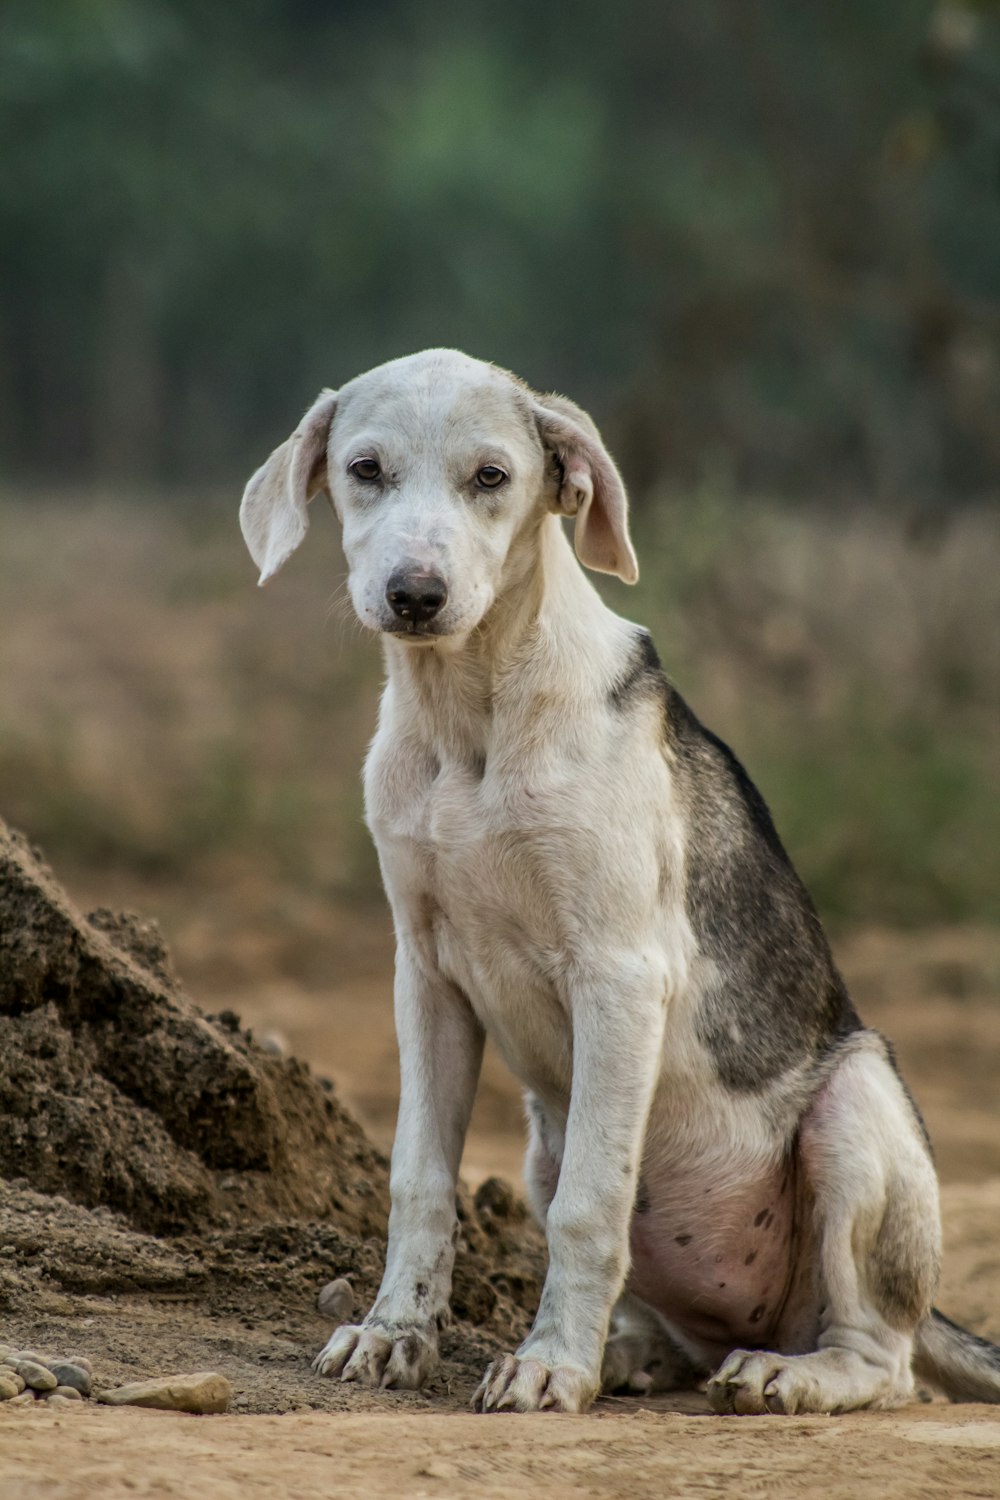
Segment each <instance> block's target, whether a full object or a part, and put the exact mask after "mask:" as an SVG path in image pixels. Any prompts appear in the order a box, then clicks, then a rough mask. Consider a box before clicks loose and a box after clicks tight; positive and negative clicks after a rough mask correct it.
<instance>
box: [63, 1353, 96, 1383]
mask: <svg viewBox="0 0 1000 1500" xmlns="http://www.w3.org/2000/svg"><path fill="white" fill-rule="evenodd" d="M66 1364H68V1365H76V1367H77V1369H78V1370H86V1372H87V1374H88V1375H90V1376H91V1378H93V1374H94V1367H93V1365H92V1364H91V1363H90V1360H89V1359H88V1358H87V1356H86V1355H85V1354H71V1355H70V1356H69V1358H68V1359H67V1360H66Z"/></svg>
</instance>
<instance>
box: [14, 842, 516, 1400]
mask: <svg viewBox="0 0 1000 1500" xmlns="http://www.w3.org/2000/svg"><path fill="white" fill-rule="evenodd" d="M457 1207H458V1216H459V1223H460V1229H461V1238H460V1244H459V1253H458V1258H457V1262H456V1266H455V1278H454V1292H453V1297H452V1308H453V1312H454V1314H455V1317H456V1319H457V1325H456V1327H455V1329H454V1330H453V1331H451V1332H446V1333H445V1335H444V1337H443V1350H444V1353H445V1357H446V1359H448V1360H450V1363H451V1367H452V1369H453V1370H456V1369H457V1370H460V1371H461V1379H462V1381H472V1383H473V1384H474V1379H473V1373H474V1372H475V1371H481V1366H482V1363H483V1362H484V1359H486V1358H489V1357H490V1355H491V1354H492V1353H493V1352H494V1350H495V1348H496V1347H497V1345H498V1344H502V1345H506V1346H508V1347H509V1346H510V1344H511V1342H517V1341H518V1340H519V1339H520V1338H521V1337H522V1336H523V1334H524V1332H525V1331H526V1329H527V1325H528V1319H529V1316H530V1314H531V1312H532V1311H533V1310H534V1307H535V1306H536V1305H537V1300H538V1296H539V1293H540V1289H541V1279H542V1275H543V1270H544V1249H543V1244H542V1240H541V1236H540V1234H539V1233H538V1231H537V1230H536V1229H534V1227H533V1226H532V1225H531V1224H530V1223H528V1222H527V1220H526V1214H525V1209H524V1206H523V1204H521V1203H520V1202H519V1200H518V1199H517V1198H516V1197H515V1196H514V1194H513V1193H512V1192H511V1190H510V1189H509V1188H508V1187H507V1186H506V1185H505V1184H503V1183H500V1182H498V1181H497V1180H496V1179H491V1180H490V1181H489V1182H486V1183H484V1184H483V1185H482V1186H481V1187H480V1189H479V1191H478V1193H477V1194H476V1198H475V1201H474V1202H473V1201H472V1200H470V1199H469V1197H468V1196H467V1195H466V1193H465V1192H464V1190H460V1191H459V1195H458V1204H457ZM387 1213H388V1163H387V1161H386V1159H385V1157H384V1156H383V1155H382V1153H381V1152H379V1151H378V1150H376V1148H375V1147H374V1146H373V1145H372V1144H371V1143H370V1142H369V1140H368V1139H367V1137H366V1136H365V1133H364V1131H363V1130H362V1128H361V1126H360V1125H359V1124H358V1123H357V1121H356V1120H354V1119H353V1118H352V1117H351V1115H350V1114H349V1113H348V1111H347V1110H346V1109H345V1108H344V1107H343V1106H342V1105H341V1103H340V1102H339V1100H338V1099H337V1098H336V1096H335V1095H334V1092H333V1088H332V1085H330V1084H329V1083H328V1082H326V1081H325V1080H317V1079H316V1078H314V1077H312V1076H311V1074H310V1072H309V1069H308V1067H307V1066H306V1065H305V1064H303V1063H301V1062H299V1061H298V1060H297V1059H295V1058H292V1057H285V1056H282V1055H281V1054H280V1053H278V1052H275V1051H272V1050H265V1049H263V1048H262V1047H260V1046H258V1045H257V1043H256V1042H255V1041H254V1038H253V1037H252V1035H251V1034H250V1033H249V1032H248V1031H244V1030H243V1029H242V1028H241V1027H240V1023H239V1019H238V1017H237V1016H235V1015H234V1014H233V1013H232V1012H230V1011H224V1012H222V1013H221V1014H220V1015H217V1016H211V1015H204V1014H202V1012H201V1011H200V1010H198V1008H197V1007H196V1006H195V1005H194V1004H193V1003H192V1002H191V1001H190V1000H189V999H188V998H187V997H186V996H185V995H184V993H183V991H182V990H181V989H180V987H179V986H178V984H177V982H176V981H175V979H174V978H173V977H172V975H171V971H170V965H169V959H168V956H167V952H166V948H165V946H164V944H163V941H162V939H161V937H160V936H159V933H158V932H157V930H156V928H155V926H154V924H152V923H149V922H143V921H140V920H139V919H138V918H136V917H132V916H116V915H115V914H113V913H111V912H108V911H103V910H102V911H99V912H94V913H93V914H92V915H91V916H90V917H84V916H82V915H81V914H80V913H79V912H77V911H76V910H75V909H74V907H73V906H72V903H71V902H70V901H69V899H68V897H67V896H66V894H65V893H64V892H63V891H62V890H61V889H60V887H59V886H58V884H57V883H56V881H55V880H54V878H53V876H52V874H51V872H50V871H49V870H48V869H47V868H46V866H45V865H44V863H43V862H42V859H41V856H40V855H39V854H38V852H37V851H35V850H33V849H31V848H30V847H29V845H28V844H27V843H26V841H25V840H24V839H23V838H21V837H20V836H18V835H17V834H15V833H12V832H11V831H9V830H8V829H7V828H6V827H5V825H4V824H3V823H2V822H0V1333H3V1334H5V1335H6V1337H7V1338H8V1339H10V1338H11V1337H15V1336H17V1333H16V1330H17V1329H20V1330H22V1332H21V1335H20V1336H22V1337H24V1338H26V1339H32V1340H34V1339H36V1338H41V1337H42V1336H43V1330H46V1332H45V1333H44V1336H45V1337H51V1338H59V1339H60V1340H62V1339H64V1338H65V1339H67V1340H71V1341H72V1343H71V1344H70V1345H67V1344H66V1343H61V1347H62V1348H66V1347H68V1346H69V1347H72V1346H78V1347H83V1348H88V1353H90V1354H93V1355H94V1356H95V1360H96V1363H97V1366H98V1373H99V1376H100V1380H101V1383H102V1385H105V1386H106V1385H108V1384H109V1383H111V1382H112V1381H115V1380H120V1379H122V1378H134V1376H135V1375H138V1374H142V1375H146V1374H149V1373H150V1372H151V1371H152V1370H155V1369H156V1368H160V1369H163V1368H170V1365H171V1364H173V1367H174V1368H177V1363H176V1362H175V1359H176V1358H177V1356H178V1355H179V1353H182V1352H183V1353H186V1354H187V1357H189V1358H191V1357H194V1356H195V1355H196V1354H197V1355H198V1356H199V1357H201V1358H204V1352H209V1353H210V1352H211V1346H212V1343H213V1339H212V1338H211V1337H209V1335H208V1333H207V1331H206V1326H205V1320H208V1321H209V1323H211V1322H214V1323H216V1324H223V1323H224V1324H225V1325H226V1327H227V1329H230V1330H236V1331H235V1332H233V1331H231V1332H228V1333H227V1334H226V1336H225V1342H226V1343H227V1345H228V1346H230V1347H231V1349H232V1353H233V1356H234V1363H235V1365H236V1366H237V1367H240V1365H241V1361H242V1366H241V1367H242V1369H243V1371H244V1375H243V1377H242V1378H243V1385H244V1389H243V1390H240V1388H239V1385H237V1399H236V1401H235V1403H234V1404H235V1405H236V1407H237V1408H238V1409H247V1410H250V1409H253V1410H282V1409H284V1406H283V1404H282V1401H281V1398H280V1396H279V1394H278V1391H279V1388H280V1382H277V1381H269V1380H268V1379H267V1378H266V1372H264V1373H263V1374H260V1375H258V1376H257V1377H255V1378H253V1379H251V1375H250V1373H249V1372H250V1371H252V1370H254V1369H256V1370H258V1371H260V1368H261V1364H262V1361H265V1360H267V1359H268V1358H271V1359H273V1360H275V1361H277V1362H282V1361H284V1362H288V1363H289V1364H291V1363H292V1362H293V1361H294V1364H295V1369H294V1373H293V1372H292V1371H291V1370H290V1371H289V1373H288V1376H287V1378H286V1379H285V1382H284V1388H285V1389H286V1390H292V1389H294V1391H295V1398H294V1399H297V1400H298V1401H300V1402H301V1401H302V1400H303V1399H306V1397H305V1393H306V1392H308V1398H309V1399H311V1398H312V1397H313V1395H314V1394H315V1392H316V1390H317V1388H318V1387H325V1388H326V1389H327V1390H328V1391H329V1389H330V1385H331V1383H330V1382H318V1381H317V1380H316V1379H315V1377H312V1378H311V1379H310V1377H309V1376H308V1363H307V1361H308V1358H309V1356H310V1355H311V1354H313V1353H315V1349H316V1348H317V1347H318V1346H319V1343H320V1342H321V1330H320V1328H319V1327H318V1324H319V1318H318V1316H317V1313H316V1311H315V1300H314V1299H315V1297H316V1288H317V1286H322V1285H323V1284H324V1283H325V1282H328V1281H329V1280H330V1277H331V1273H332V1274H333V1276H334V1277H335V1278H336V1279H338V1280H340V1279H342V1278H344V1277H350V1286H351V1288H352V1290H353V1294H354V1295H355V1296H356V1299H357V1302H358V1304H363V1305H368V1304H369V1303H370V1301H371V1300H372V1299H373V1297H374V1295H375V1292H376V1290H377V1287H378V1282H379V1279H380V1277H381V1273H382V1267H383V1262H384V1255H385V1230H386V1220H387ZM95 1299H110V1300H111V1301H112V1302H114V1303H115V1304H116V1311H115V1318H114V1326H115V1330H116V1341H115V1347H116V1348H117V1350H118V1353H117V1355H116V1356H115V1357H112V1358H110V1359H108V1358H106V1357H105V1356H104V1355H102V1353H101V1349H100V1348H98V1347H88V1340H87V1339H86V1338H81V1337H79V1335H78V1334H76V1333H74V1332H73V1325H74V1323H75V1321H76V1319H77V1318H78V1317H79V1316H82V1315H83V1314H84V1313H88V1314H90V1315H91V1316H90V1318H89V1322H90V1323H91V1324H93V1323H94V1317H93V1313H94V1303H95ZM122 1302H124V1303H125V1304H126V1306H125V1307H122V1306H121V1305H119V1304H120V1303H122ZM164 1302H170V1303H172V1304H174V1306H175V1308H176V1309H177V1312H176V1316H172V1317H171V1318H169V1319H166V1318H161V1315H160V1314H159V1312H158V1308H159V1307H160V1306H161V1305H162V1304H163V1303H164ZM178 1305H179V1306H178ZM128 1308H131V1309H133V1310H134V1311H135V1323H134V1330H133V1325H132V1324H130V1323H129V1317H128V1315H127V1309H128ZM180 1308H186V1309H187V1310H188V1312H189V1315H190V1317H191V1319H193V1320H194V1321H197V1320H198V1319H201V1323H200V1325H199V1331H198V1334H197V1337H195V1335H194V1333H193V1332H192V1333H191V1336H190V1337H188V1338H187V1339H186V1340H185V1337H184V1336H183V1332H182V1331H181V1332H178V1326H179V1325H182V1324H183V1318H182V1317H181V1313H180ZM248 1314H249V1315H250V1317H248ZM39 1320H41V1322H40V1321H39ZM154 1323H155V1324H156V1325H157V1327H160V1342H159V1343H157V1342H156V1338H155V1335H154V1332H153V1324H154ZM161 1323H162V1326H161ZM168 1324H169V1329H168ZM140 1325H141V1326H140ZM314 1325H317V1326H315V1331H314ZM469 1325H475V1326H474V1327H471V1326H469ZM293 1328H294V1329H295V1330H296V1332H295V1337H296V1338H297V1337H299V1336H300V1332H299V1331H300V1330H301V1337H302V1338H303V1339H304V1340H308V1344H307V1345H306V1346H305V1347H303V1348H301V1349H300V1350H297V1352H295V1353H294V1354H293V1353H292V1352H291V1349H290V1346H289V1342H288V1334H289V1333H291V1332H292V1329H293ZM214 1342H216V1343H218V1342H219V1340H218V1339H215V1340H214ZM102 1343H104V1341H102ZM262 1346H263V1348H264V1351H265V1352H262ZM22 1347H24V1346H22ZM105 1347H106V1343H105ZM267 1347H273V1348H274V1350H275V1352H274V1353H273V1354H271V1355H268V1354H267V1353H266V1348H267ZM279 1349H280V1352H278V1350H279ZM136 1350H142V1351H144V1352H143V1354H142V1356H141V1357H142V1359H143V1362H144V1367H143V1368H141V1369H138V1370H136V1369H134V1368H133V1369H129V1366H130V1365H131V1366H134V1365H135V1364H136V1363H137V1360H138V1357H139V1356H137V1355H136V1353H135V1351H136ZM203 1351H204V1352H203ZM82 1358H85V1356H77V1357H73V1358H72V1359H70V1360H69V1361H68V1362H69V1363H78V1361H79V1359H82ZM147 1360H148V1363H147V1362H146V1361H147ZM300 1363H301V1366H302V1368H301V1369H299V1368H298V1366H299V1364H300ZM180 1367H181V1368H184V1365H183V1364H182V1365H181V1366H180ZM206 1367H207V1366H206ZM187 1368H188V1369H190V1368H192V1365H191V1364H187ZM195 1368H197V1366H195ZM88 1373H91V1372H89V1371H88ZM42 1378H43V1379H44V1376H43V1377H42ZM449 1378H450V1377H447V1376H446V1377H445V1384H446V1386H447V1384H448V1379H449ZM64 1383H65V1382H64ZM69 1383H70V1384H72V1382H69ZM449 1388H450V1387H449ZM22 1394H23V1393H22ZM13 1399H18V1398H16V1397H15V1398H13ZM65 1399H66V1400H67V1401H70V1400H72V1398H71V1397H66V1398H65ZM344 1400H345V1397H344V1394H343V1392H342V1391H341V1392H340V1393H339V1394H338V1395H337V1396H336V1397H335V1396H334V1394H333V1392H332V1391H331V1392H330V1395H329V1396H328V1397H327V1399H326V1400H324V1399H322V1398H321V1399H319V1400H317V1401H316V1402H315V1404H318V1405H323V1404H343V1402H344Z"/></svg>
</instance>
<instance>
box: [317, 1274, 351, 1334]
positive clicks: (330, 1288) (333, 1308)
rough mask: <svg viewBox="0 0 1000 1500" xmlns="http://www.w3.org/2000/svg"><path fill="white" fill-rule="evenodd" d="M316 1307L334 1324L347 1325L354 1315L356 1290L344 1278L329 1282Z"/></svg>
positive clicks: (340, 1277)
mask: <svg viewBox="0 0 1000 1500" xmlns="http://www.w3.org/2000/svg"><path fill="white" fill-rule="evenodd" d="M316 1306H317V1307H318V1308H319V1310H320V1312H321V1313H322V1314H323V1316H324V1318H329V1319H330V1321H331V1322H332V1323H347V1322H349V1321H350V1319H351V1318H352V1316H353V1315H354V1288H353V1287H352V1286H351V1283H350V1282H349V1281H347V1280H346V1279H345V1278H344V1277H343V1276H338V1277H337V1280H336V1281H328V1282H327V1284H326V1286H325V1287H324V1288H323V1290H322V1291H321V1292H320V1294H319V1296H318V1297H317V1298H316Z"/></svg>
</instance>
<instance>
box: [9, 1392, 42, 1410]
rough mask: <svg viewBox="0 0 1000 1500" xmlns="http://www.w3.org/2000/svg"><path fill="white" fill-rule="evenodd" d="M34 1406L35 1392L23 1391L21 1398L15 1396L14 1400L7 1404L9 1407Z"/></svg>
mask: <svg viewBox="0 0 1000 1500" xmlns="http://www.w3.org/2000/svg"><path fill="white" fill-rule="evenodd" d="M34 1404H35V1393H34V1391H22V1392H21V1394H20V1395H19V1396H14V1397H13V1398H12V1400H10V1401H8V1402H7V1405H8V1406H34Z"/></svg>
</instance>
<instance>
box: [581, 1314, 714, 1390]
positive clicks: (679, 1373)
mask: <svg viewBox="0 0 1000 1500" xmlns="http://www.w3.org/2000/svg"><path fill="white" fill-rule="evenodd" d="M707 1373H708V1367H707V1366H706V1365H705V1364H704V1363H700V1364H699V1363H696V1362H695V1360H694V1359H692V1358H691V1357H690V1355H688V1354H687V1353H685V1351H684V1350H683V1349H682V1348H681V1347H680V1345H679V1344H678V1343H676V1342H675V1341H674V1339H672V1338H671V1336H670V1334H669V1333H668V1332H667V1330H666V1328H665V1327H664V1326H663V1322H662V1320H661V1319H660V1318H659V1317H658V1316H657V1314H656V1313H655V1312H654V1311H653V1309H652V1308H651V1307H650V1306H649V1305H648V1304H647V1303H645V1302H643V1301H642V1300H641V1298H639V1297H636V1296H633V1294H632V1293H631V1292H624V1293H623V1294H622V1296H621V1297H619V1298H618V1301H617V1302H616V1303H615V1310H614V1312H613V1313H612V1314H611V1331H610V1333H609V1335H608V1342H607V1343H606V1344H605V1346H604V1365H603V1368H602V1370H601V1390H602V1391H607V1392H610V1391H631V1392H633V1393H634V1394H637V1395H645V1394H647V1393H648V1392H651V1391H679V1390H690V1389H691V1388H692V1387H693V1386H694V1385H696V1384H697V1382H698V1381H699V1380H701V1379H704V1377H705V1375H706V1374H707Z"/></svg>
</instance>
